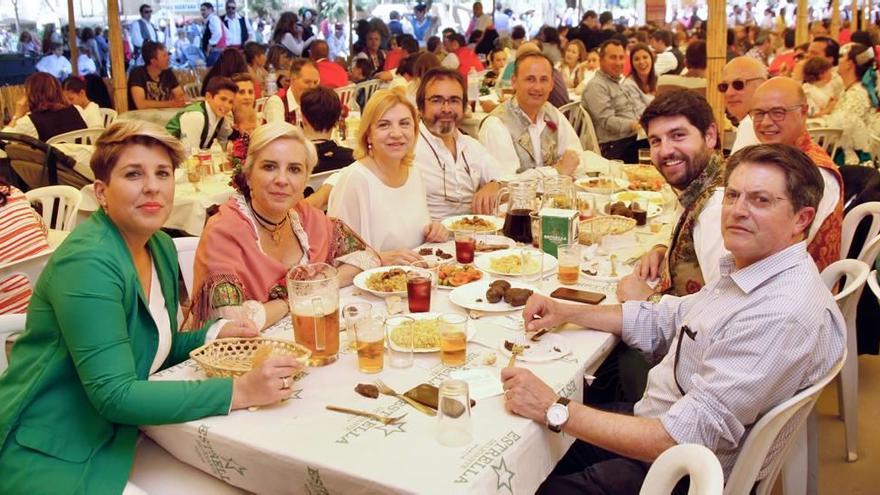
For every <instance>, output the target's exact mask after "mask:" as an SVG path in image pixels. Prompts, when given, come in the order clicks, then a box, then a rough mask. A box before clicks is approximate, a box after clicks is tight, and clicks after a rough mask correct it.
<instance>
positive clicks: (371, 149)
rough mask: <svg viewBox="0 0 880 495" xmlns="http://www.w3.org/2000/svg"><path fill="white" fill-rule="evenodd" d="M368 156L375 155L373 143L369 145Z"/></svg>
mask: <svg viewBox="0 0 880 495" xmlns="http://www.w3.org/2000/svg"><path fill="white" fill-rule="evenodd" d="M367 154H368V155H372V154H373V143H367Z"/></svg>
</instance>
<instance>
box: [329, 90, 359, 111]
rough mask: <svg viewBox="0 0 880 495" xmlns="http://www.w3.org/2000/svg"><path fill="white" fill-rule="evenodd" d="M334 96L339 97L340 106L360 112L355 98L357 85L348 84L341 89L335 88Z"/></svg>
mask: <svg viewBox="0 0 880 495" xmlns="http://www.w3.org/2000/svg"><path fill="white" fill-rule="evenodd" d="M335 91H336V94H337V95H339V101H341V102H342V106H343V107H344V106H346V105H347V106H348V109H349V110H350V111H360V108H359V107H358V104H357V98H356V97H355V95H356V94H357V85H356V84H349V85H348V86H343V87H341V88H336V90H335Z"/></svg>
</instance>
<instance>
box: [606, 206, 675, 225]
mask: <svg viewBox="0 0 880 495" xmlns="http://www.w3.org/2000/svg"><path fill="white" fill-rule="evenodd" d="M602 213H603V214H605V215H617V216H621V217H626V218H633V219H635V220H636V221H638V220H639V215H640V214H641V215H645V218H654V217H656V216H657V215H659V214H661V213H663V207H662V206H660V205H656V204H654V203H648V210H647V212H645V211H643V210H641V209H639V208H638V207H637V205H635V204H634V203H633V202H632V201H612V202H610V203H606V204H605V207H604V208H602ZM641 224H644V222H641Z"/></svg>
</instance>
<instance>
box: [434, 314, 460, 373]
mask: <svg viewBox="0 0 880 495" xmlns="http://www.w3.org/2000/svg"><path fill="white" fill-rule="evenodd" d="M439 320H440V321H439V325H438V327H439V331H440V362H442V363H443V364H445V365H446V366H461V365H463V364H464V363H465V360H466V358H467V318H466V317H465V316H464V315H462V314H458V313H445V314H442V315H440V319H439Z"/></svg>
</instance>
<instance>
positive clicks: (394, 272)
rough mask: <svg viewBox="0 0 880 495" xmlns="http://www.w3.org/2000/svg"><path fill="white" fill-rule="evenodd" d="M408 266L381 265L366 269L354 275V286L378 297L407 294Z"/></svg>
mask: <svg viewBox="0 0 880 495" xmlns="http://www.w3.org/2000/svg"><path fill="white" fill-rule="evenodd" d="M407 271H409V267H408V266H400V265H399V266H381V267H379V268H373V269H372V270H364V271H362V272H360V273H358V274H357V275H355V277H354V281H353V283H354V286H355V287H357V288H358V289H360V290H363V291H367V292H369V293H370V294H373V295H374V296H378V297H388V296H401V297H404V296H406V272H407Z"/></svg>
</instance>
